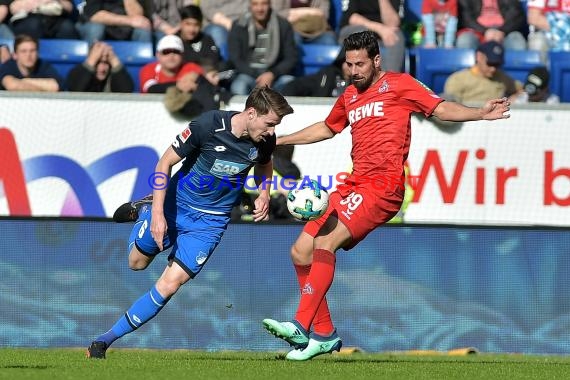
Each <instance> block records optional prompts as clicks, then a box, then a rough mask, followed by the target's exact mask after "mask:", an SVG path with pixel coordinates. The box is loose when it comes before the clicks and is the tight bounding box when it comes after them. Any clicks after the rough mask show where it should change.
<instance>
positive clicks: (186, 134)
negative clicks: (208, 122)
mask: <svg viewBox="0 0 570 380" xmlns="http://www.w3.org/2000/svg"><path fill="white" fill-rule="evenodd" d="M191 134H192V132H191V131H190V126H188V127H186V128H185V129H184V130H183V131H182V132H180V135H179V138H180V141H181V142H182V143H185V142H186V141H187V140H188V139H189V138H190V135H191Z"/></svg>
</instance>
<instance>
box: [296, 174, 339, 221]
mask: <svg viewBox="0 0 570 380" xmlns="http://www.w3.org/2000/svg"><path fill="white" fill-rule="evenodd" d="M328 206H329V193H328V192H327V191H326V190H325V189H324V188H323V187H321V185H319V183H318V182H317V181H315V180H311V182H309V183H301V186H300V187H299V188H296V189H293V190H290V191H289V194H288V195H287V208H288V209H289V212H290V213H291V215H293V217H294V218H295V219H298V220H302V221H308V220H315V219H318V218H320V217H321V216H322V215H323V214H324V213H325V211H327V207H328Z"/></svg>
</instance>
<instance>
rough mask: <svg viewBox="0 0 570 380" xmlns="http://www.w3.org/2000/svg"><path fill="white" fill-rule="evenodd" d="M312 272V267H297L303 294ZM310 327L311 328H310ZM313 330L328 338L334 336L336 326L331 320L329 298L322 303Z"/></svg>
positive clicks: (296, 270)
mask: <svg viewBox="0 0 570 380" xmlns="http://www.w3.org/2000/svg"><path fill="white" fill-rule="evenodd" d="M310 271H311V265H310V264H309V265H295V272H296V273H297V280H298V281H299V287H300V290H301V294H302V291H303V287H304V286H305V283H306V282H307V277H308V276H309V272H310ZM309 327H310V326H309ZM313 330H314V331H315V332H316V333H317V334H319V335H321V336H327V335H330V334H332V332H333V331H334V325H333V323H332V320H331V313H330V311H329V305H328V304H327V297H326V296H325V298H323V300H322V301H321V303H320V305H319V308H318V309H317V314H316V315H315V318H314V319H313ZM307 331H309V330H308V329H307Z"/></svg>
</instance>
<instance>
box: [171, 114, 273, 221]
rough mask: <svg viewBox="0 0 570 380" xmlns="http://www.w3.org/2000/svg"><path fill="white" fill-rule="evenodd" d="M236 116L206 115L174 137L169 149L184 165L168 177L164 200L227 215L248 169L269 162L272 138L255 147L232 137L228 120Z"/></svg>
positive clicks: (239, 191) (251, 143)
mask: <svg viewBox="0 0 570 380" xmlns="http://www.w3.org/2000/svg"><path fill="white" fill-rule="evenodd" d="M237 113H238V112H235V111H218V110H216V111H209V112H206V113H204V114H202V115H201V116H200V117H198V118H196V119H195V120H193V121H192V122H191V123H190V124H189V125H188V127H187V128H186V129H184V130H183V131H182V133H180V134H179V135H178V136H176V140H175V141H174V142H173V143H172V148H173V149H174V151H175V152H176V154H178V155H179V156H180V157H182V158H184V161H183V163H182V167H181V168H180V170H179V171H178V172H177V173H176V174H174V175H173V176H172V181H171V183H170V185H169V187H168V192H169V195H168V196H167V200H172V199H176V203H177V205H179V206H189V207H191V208H193V209H196V210H199V211H204V212H207V213H212V214H229V213H230V212H231V210H232V208H233V206H234V205H236V204H238V203H239V201H240V198H241V195H242V190H243V187H244V184H245V181H246V178H247V175H248V174H249V171H250V169H251V168H252V166H254V165H255V164H257V163H260V164H266V163H267V162H269V161H270V160H271V154H272V153H273V150H274V149H275V142H276V138H275V135H273V136H271V137H270V138H268V139H267V140H266V141H260V142H258V143H255V142H253V141H252V140H250V139H249V138H238V137H236V136H235V135H234V134H233V133H232V126H231V118H232V116H234V115H235V114H237ZM172 192H176V194H172Z"/></svg>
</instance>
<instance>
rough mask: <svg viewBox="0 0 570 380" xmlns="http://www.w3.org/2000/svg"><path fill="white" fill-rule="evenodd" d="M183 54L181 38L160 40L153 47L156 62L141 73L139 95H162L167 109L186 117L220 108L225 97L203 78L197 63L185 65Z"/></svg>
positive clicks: (170, 36)
mask: <svg viewBox="0 0 570 380" xmlns="http://www.w3.org/2000/svg"><path fill="white" fill-rule="evenodd" d="M183 53H184V43H183V42H182V40H181V39H180V37H178V36H176V35H167V36H164V37H162V38H161V39H160V40H159V41H158V44H157V45H156V58H157V61H155V62H151V63H147V64H146V65H145V66H143V68H142V69H141V71H140V88H141V92H143V93H163V94H165V96H164V105H165V107H166V109H167V110H168V111H170V112H172V113H181V114H183V115H185V116H187V117H194V116H197V115H199V114H200V113H202V112H205V111H209V110H212V109H218V108H220V101H227V97H228V96H226V94H225V93H223V91H222V89H221V88H220V87H219V86H218V83H217V81H216V80H215V79H216V78H210V77H209V76H207V75H205V73H204V69H203V68H202V67H201V66H200V65H198V64H197V63H194V62H187V63H184V58H183ZM228 95H229V94H228Z"/></svg>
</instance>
